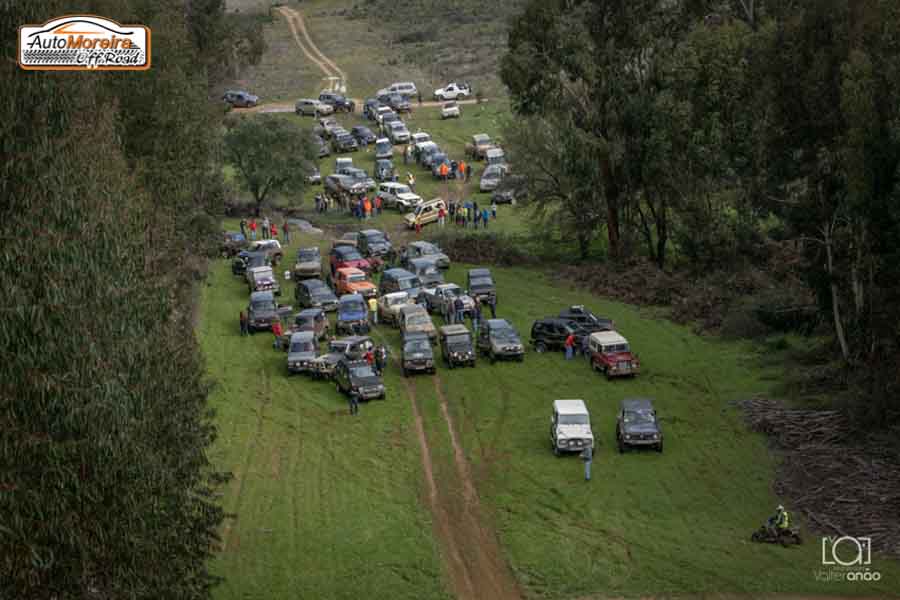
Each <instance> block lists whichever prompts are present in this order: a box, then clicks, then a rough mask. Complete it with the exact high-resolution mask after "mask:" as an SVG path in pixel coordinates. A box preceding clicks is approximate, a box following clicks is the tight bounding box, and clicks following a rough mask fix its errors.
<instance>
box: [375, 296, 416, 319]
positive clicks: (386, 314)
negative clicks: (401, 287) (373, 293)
mask: <svg viewBox="0 0 900 600" xmlns="http://www.w3.org/2000/svg"><path fill="white" fill-rule="evenodd" d="M410 304H414V302H413V301H412V300H411V299H410V297H409V294H407V293H406V292H391V293H389V294H384V295H383V296H381V297H380V298H378V320H379V321H380V322H381V323H386V324H388V325H393V326H395V327H399V326H400V311H401V310H402V309H403V307H404V306H409V305H410Z"/></svg>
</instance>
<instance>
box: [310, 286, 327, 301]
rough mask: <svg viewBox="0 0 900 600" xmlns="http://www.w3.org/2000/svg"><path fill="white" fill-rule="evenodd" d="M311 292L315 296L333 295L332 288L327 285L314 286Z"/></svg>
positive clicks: (325, 296)
mask: <svg viewBox="0 0 900 600" xmlns="http://www.w3.org/2000/svg"><path fill="white" fill-rule="evenodd" d="M310 294H311V295H312V296H313V297H314V298H331V296H332V293H331V290H329V289H328V288H325V287H320V288H314V289H313V291H312V292H310Z"/></svg>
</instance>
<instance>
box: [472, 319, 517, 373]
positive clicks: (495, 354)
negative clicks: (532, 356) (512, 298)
mask: <svg viewBox="0 0 900 600" xmlns="http://www.w3.org/2000/svg"><path fill="white" fill-rule="evenodd" d="M477 345H478V349H479V350H480V351H481V353H482V354H484V355H485V356H487V357H488V358H490V359H491V362H492V363H494V362H496V361H497V360H498V359H511V360H517V361H519V362H521V361H522V360H524V359H525V346H524V345H523V344H522V340H521V338H519V334H518V333H517V332H516V330H515V328H514V327H513V326H512V325H511V324H510V323H509V321H507V320H506V319H486V320H485V321H484V324H482V326H481V329H480V330H479V331H478V340H477Z"/></svg>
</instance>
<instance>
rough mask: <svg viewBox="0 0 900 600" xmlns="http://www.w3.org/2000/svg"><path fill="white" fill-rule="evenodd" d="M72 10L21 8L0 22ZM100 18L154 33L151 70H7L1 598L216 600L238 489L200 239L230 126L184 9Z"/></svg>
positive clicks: (97, 7)
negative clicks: (214, 370) (217, 459)
mask: <svg viewBox="0 0 900 600" xmlns="http://www.w3.org/2000/svg"><path fill="white" fill-rule="evenodd" d="M113 5H114V6H113ZM70 9H71V7H70V6H68V5H66V4H65V3H64V2H59V1H55V0H54V1H44V0H41V1H30V2H19V3H16V4H14V5H10V4H9V3H7V4H5V5H4V6H3V7H2V8H0V23H2V24H3V28H4V29H5V30H7V31H14V30H15V29H16V27H18V26H20V25H22V24H24V23H40V22H43V21H45V20H46V19H49V18H52V17H56V16H59V15H61V14H65V13H67V12H69V11H70ZM113 9H115V10H113ZM83 10H84V11H85V12H89V13H96V14H109V15H114V16H115V18H117V19H119V20H121V21H123V22H126V23H129V22H139V23H146V24H147V25H149V26H150V27H151V28H152V29H153V32H154V35H153V44H154V48H153V54H154V62H153V67H152V68H151V70H149V71H147V72H144V73H84V74H53V73H24V72H23V71H20V70H19V69H18V67H17V66H16V64H15V62H14V61H5V62H4V63H3V65H2V66H0V81H2V82H3V88H4V90H5V92H6V98H7V101H6V102H4V103H3V105H2V107H0V122H2V123H3V125H2V129H3V135H2V136H0V139H2V155H3V156H4V160H3V162H2V164H0V196H2V198H3V199H4V200H3V202H2V203H0V230H2V238H3V240H4V241H3V249H4V251H3V252H2V253H0V305H2V306H3V307H4V308H3V310H4V318H3V321H2V326H0V348H3V361H2V366H0V381H2V384H0V422H2V427H0V490H2V493H0V514H2V515H3V518H2V527H0V547H2V548H3V552H2V553H0V596H2V597H4V598H17V599H18V598H21V599H29V598H48V597H54V598H60V599H65V598H73V599H74V598H85V597H91V596H96V597H102V598H111V599H117V598H154V599H155V598H173V597H178V598H197V599H200V598H207V597H209V594H210V588H211V586H212V585H213V583H214V582H215V578H214V577H212V576H211V575H210V574H209V573H208V571H207V568H206V561H207V559H208V558H209V557H210V556H211V554H212V552H213V548H214V545H215V544H216V542H217V534H216V528H217V526H218V524H219V523H220V521H221V519H222V513H221V510H220V509H219V508H218V506H217V504H216V502H215V499H214V493H215V488H216V486H217V485H218V483H219V482H221V480H222V478H223V476H222V475H221V474H219V473H217V472H216V471H215V470H213V469H212V467H211V465H210V463H209V461H208V459H207V456H206V449H207V447H208V446H209V444H210V443H211V442H212V440H213V439H214V437H215V429H214V427H213V425H212V422H211V419H210V413H209V409H208V407H207V404H206V394H207V386H206V384H205V383H204V365H203V362H202V360H201V357H200V355H199V352H198V350H197V346H196V344H195V343H194V340H193V338H192V336H191V335H190V330H191V327H192V315H193V310H192V300H191V291H192V287H191V286H190V285H188V284H189V277H190V273H189V272H188V271H187V268H186V266H185V265H186V264H187V263H188V262H190V261H188V260H186V258H188V255H189V254H190V253H192V252H195V251H196V250H195V249H196V248H197V246H195V245H194V244H193V243H192V241H191V238H186V235H187V231H186V230H187V226H186V225H183V223H184V222H185V221H186V222H187V223H192V222H194V223H196V222H198V221H197V220H195V219H200V217H199V214H200V213H202V211H203V208H204V207H208V206H211V205H213V204H214V198H212V197H211V196H212V195H213V194H214V192H215V188H214V186H212V185H210V178H209V176H208V175H209V172H211V162H212V161H213V158H214V152H213V149H214V147H215V143H214V141H213V140H212V138H211V136H210V133H209V132H210V131H214V130H215V122H214V121H213V120H212V117H211V114H210V112H209V111H208V110H207V107H206V99H205V90H206V80H205V78H204V76H203V72H202V69H201V70H200V71H198V70H197V69H196V66H195V63H194V61H193V57H194V50H193V48H192V46H191V45H190V44H189V43H188V42H187V41H186V38H185V31H184V28H183V23H182V18H183V6H182V4H181V3H180V2H177V1H174V0H168V1H165V2H159V1H153V2H150V1H149V0H145V1H144V0H134V1H132V2H127V3H122V2H116V3H112V2H104V1H99V0H98V1H96V2H89V3H88V5H86V6H84V7H83ZM0 44H2V45H3V50H4V54H5V55H6V56H12V55H13V53H14V51H15V41H14V38H13V36H6V37H4V39H3V41H2V42H0ZM185 216H187V217H188V218H187V219H185V221H183V218H184V217H185ZM207 227H208V225H207ZM194 235H195V234H194Z"/></svg>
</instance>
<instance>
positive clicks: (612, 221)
mask: <svg viewBox="0 0 900 600" xmlns="http://www.w3.org/2000/svg"><path fill="white" fill-rule="evenodd" d="M600 169H601V172H602V173H603V187H604V190H603V191H604V192H605V196H606V231H607V234H608V236H609V255H610V257H612V258H618V257H619V194H620V192H619V186H618V184H617V183H616V181H615V177H614V175H613V172H612V165H611V164H610V163H609V158H608V157H605V158H603V159H602V160H601V161H600Z"/></svg>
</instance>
